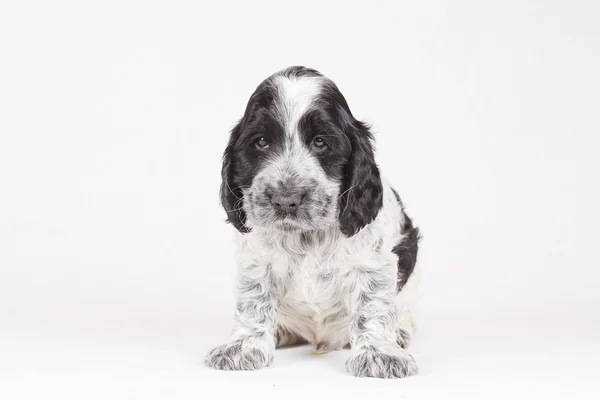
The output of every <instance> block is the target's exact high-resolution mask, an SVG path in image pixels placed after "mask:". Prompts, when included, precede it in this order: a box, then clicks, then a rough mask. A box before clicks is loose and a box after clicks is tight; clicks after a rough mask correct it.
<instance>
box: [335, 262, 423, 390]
mask: <svg viewBox="0 0 600 400" xmlns="http://www.w3.org/2000/svg"><path fill="white" fill-rule="evenodd" d="M355 273H356V275H355V278H356V279H355V284H354V290H352V293H351V305H350V306H351V310H350V312H351V316H352V318H351V326H350V346H351V356H350V358H349V359H348V360H347V361H346V368H347V369H348V372H350V373H351V374H353V375H355V376H369V377H375V378H402V377H405V376H408V375H413V374H416V373H417V364H416V363H415V359H414V358H413V357H412V356H411V355H410V354H409V353H408V352H407V351H406V350H404V349H403V348H402V347H400V345H399V344H398V341H397V314H396V307H395V303H394V297H395V295H396V276H395V271H394V269H393V268H391V267H389V268H388V267H387V266H382V267H371V268H368V267H364V268H363V267H357V268H356V270H355Z"/></svg>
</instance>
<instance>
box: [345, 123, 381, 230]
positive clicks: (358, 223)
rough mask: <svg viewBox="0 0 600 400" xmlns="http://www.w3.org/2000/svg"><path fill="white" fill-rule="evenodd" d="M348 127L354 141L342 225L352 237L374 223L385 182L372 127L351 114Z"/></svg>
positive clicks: (348, 134) (351, 140)
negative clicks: (380, 171)
mask: <svg viewBox="0 0 600 400" xmlns="http://www.w3.org/2000/svg"><path fill="white" fill-rule="evenodd" d="M351 120H352V121H347V123H346V124H345V125H346V126H345V131H346V134H347V136H348V138H349V139H350V143H351V145H352V153H351V155H350V159H349V161H348V164H347V166H346V170H345V174H344V181H343V185H342V195H341V197H340V216H339V221H340V229H341V231H342V233H343V234H344V235H346V236H348V237H350V236H352V235H354V234H356V233H357V232H358V231H359V230H361V229H362V228H364V227H365V226H366V225H368V224H369V223H371V222H372V221H373V220H374V219H375V217H376V216H377V214H378V213H379V210H381V208H382V206H383V185H382V183H381V176H380V174H379V168H378V167H377V164H376V163H375V155H374V154H373V145H372V141H373V135H372V134H371V132H370V131H369V128H368V127H367V126H366V125H365V124H363V123H362V122H360V121H357V120H355V119H354V118H352V117H351Z"/></svg>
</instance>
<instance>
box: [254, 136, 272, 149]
mask: <svg viewBox="0 0 600 400" xmlns="http://www.w3.org/2000/svg"><path fill="white" fill-rule="evenodd" d="M256 147H258V148H259V149H263V150H264V149H266V148H268V147H269V142H268V141H267V139H265V138H264V137H261V138H260V139H258V140H257V141H256Z"/></svg>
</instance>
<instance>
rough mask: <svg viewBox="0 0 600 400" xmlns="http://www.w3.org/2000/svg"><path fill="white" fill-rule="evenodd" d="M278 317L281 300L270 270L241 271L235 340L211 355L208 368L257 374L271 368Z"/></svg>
mask: <svg viewBox="0 0 600 400" xmlns="http://www.w3.org/2000/svg"><path fill="white" fill-rule="evenodd" d="M276 313H277V300H276V298H275V295H274V293H273V285H272V277H271V273H270V271H269V268H267V267H266V266H261V265H250V266H248V267H245V268H243V269H241V270H240V271H239V275H238V299H237V306H236V310H235V319H234V327H233V333H232V336H231V339H230V341H229V342H228V343H227V344H224V345H221V346H218V347H215V348H214V349H212V350H211V351H210V352H209V353H208V354H207V356H206V359H205V363H206V365H207V366H209V367H212V368H215V369H222V370H255V369H259V368H263V367H266V366H268V365H269V364H270V363H271V362H272V361H273V353H274V351H275V316H276Z"/></svg>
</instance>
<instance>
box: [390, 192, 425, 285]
mask: <svg viewBox="0 0 600 400" xmlns="http://www.w3.org/2000/svg"><path fill="white" fill-rule="evenodd" d="M394 195H395V196H396V199H397V200H398V204H400V205H401V206H402V201H401V200H400V196H399V195H398V193H397V192H396V191H395V190H394ZM402 213H403V214H404V224H403V225H402V233H403V234H404V235H405V236H404V238H403V239H402V241H401V242H400V243H398V244H397V245H396V246H394V247H393V248H392V252H393V253H394V254H396V255H397V256H398V291H400V290H401V289H402V288H403V287H404V285H405V284H406V281H407V280H408V278H409V277H410V275H411V274H412V273H413V271H414V269H415V265H416V263H417V253H418V251H419V240H420V239H421V236H420V232H419V228H417V227H416V226H413V223H412V220H411V219H410V218H409V217H408V215H406V212H404V207H402Z"/></svg>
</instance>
